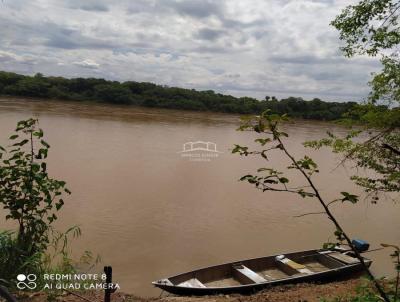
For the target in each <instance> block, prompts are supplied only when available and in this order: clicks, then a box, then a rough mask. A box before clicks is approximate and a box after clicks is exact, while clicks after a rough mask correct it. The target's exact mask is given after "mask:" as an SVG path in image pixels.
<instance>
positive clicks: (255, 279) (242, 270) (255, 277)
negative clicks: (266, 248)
mask: <svg viewBox="0 0 400 302" xmlns="http://www.w3.org/2000/svg"><path fill="white" fill-rule="evenodd" d="M233 268H234V269H235V270H236V271H237V272H239V273H240V274H242V275H244V276H246V277H247V278H248V279H250V280H251V281H253V282H254V283H263V282H266V281H267V280H266V279H264V278H263V277H261V276H260V275H259V274H257V273H256V272H255V271H252V270H251V269H249V268H248V267H246V266H244V265H234V266H233Z"/></svg>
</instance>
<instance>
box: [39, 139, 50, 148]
mask: <svg viewBox="0 0 400 302" xmlns="http://www.w3.org/2000/svg"><path fill="white" fill-rule="evenodd" d="M40 143H41V144H42V145H43V146H45V147H46V148H50V145H49V144H48V143H47V142H46V141H44V140H41V141H40Z"/></svg>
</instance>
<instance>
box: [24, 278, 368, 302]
mask: <svg viewBox="0 0 400 302" xmlns="http://www.w3.org/2000/svg"><path fill="white" fill-rule="evenodd" d="M360 282H361V281H360V280H359V279H353V280H347V281H339V282H332V283H327V284H310V283H301V284H296V285H286V286H279V287H274V288H271V289H268V290H264V291H261V292H259V293H256V294H253V295H248V296H243V295H219V296H204V297H178V296H173V295H169V296H167V294H165V293H164V294H163V296H162V297H160V298H140V297H136V296H133V295H129V294H124V293H114V294H112V297H111V301H112V302H186V301H188V302H261V301H263V302H306V301H307V302H320V301H321V299H322V298H333V297H337V296H340V297H342V298H343V300H342V301H346V300H347V299H346V297H347V298H348V297H350V296H351V295H352V294H354V293H355V290H356V287H357V285H359V284H360ZM77 295H79V296H80V297H78V296H77ZM18 301H20V302H28V301H29V302H47V301H57V302H85V301H86V302H103V301H104V298H103V294H102V293H101V292H77V293H76V295H74V294H72V293H64V294H63V295H61V296H59V297H54V300H49V299H48V297H47V296H46V295H45V294H43V293H36V294H31V295H25V296H19V297H18Z"/></svg>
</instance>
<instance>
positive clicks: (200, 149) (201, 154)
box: [178, 141, 223, 161]
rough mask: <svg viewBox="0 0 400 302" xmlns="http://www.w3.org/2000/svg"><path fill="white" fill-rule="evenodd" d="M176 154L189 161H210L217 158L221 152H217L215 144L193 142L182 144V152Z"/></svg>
mask: <svg viewBox="0 0 400 302" xmlns="http://www.w3.org/2000/svg"><path fill="white" fill-rule="evenodd" d="M178 153H180V154H181V156H182V157H186V158H188V159H189V160H190V161H211V159H212V158H216V157H218V156H219V154H220V153H223V152H221V151H218V150H217V144H216V143H213V142H204V141H195V142H186V143H184V144H183V146H182V151H179V152H178Z"/></svg>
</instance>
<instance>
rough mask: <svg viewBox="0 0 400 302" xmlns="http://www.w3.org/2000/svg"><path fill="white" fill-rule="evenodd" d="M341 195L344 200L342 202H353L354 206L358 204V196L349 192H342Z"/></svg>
mask: <svg viewBox="0 0 400 302" xmlns="http://www.w3.org/2000/svg"><path fill="white" fill-rule="evenodd" d="M340 194H342V195H343V198H342V199H341V201H342V202H345V201H349V202H351V203H353V204H354V203H357V202H358V196H357V195H353V194H350V193H348V192H340Z"/></svg>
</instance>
